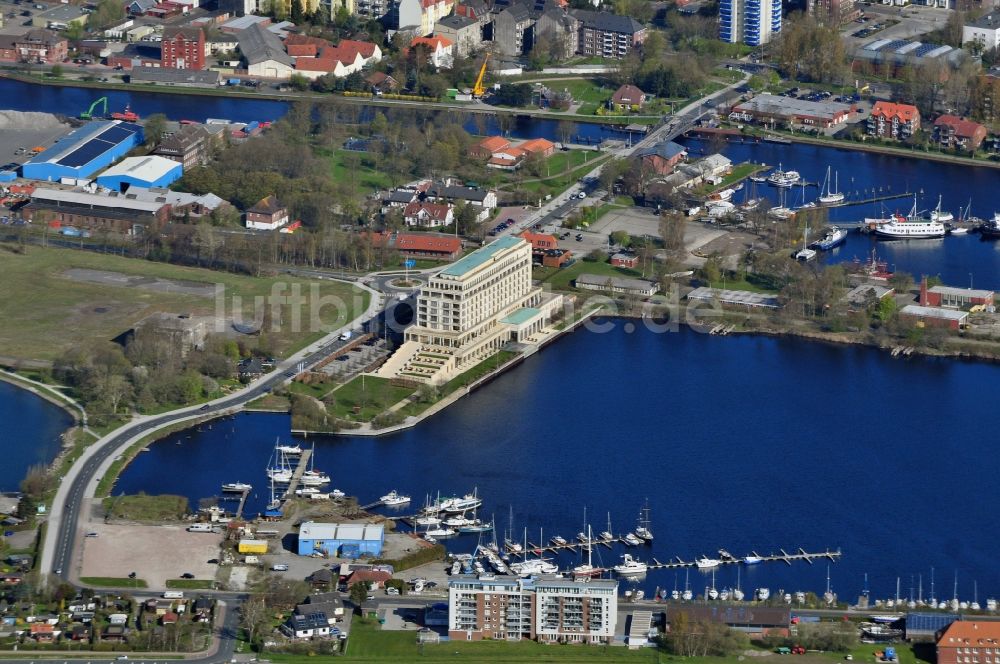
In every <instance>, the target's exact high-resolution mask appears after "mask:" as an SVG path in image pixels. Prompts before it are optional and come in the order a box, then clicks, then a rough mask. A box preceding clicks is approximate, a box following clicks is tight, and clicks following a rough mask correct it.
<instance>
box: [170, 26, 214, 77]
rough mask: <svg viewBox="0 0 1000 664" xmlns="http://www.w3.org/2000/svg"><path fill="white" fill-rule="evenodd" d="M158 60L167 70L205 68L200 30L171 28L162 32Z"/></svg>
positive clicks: (203, 43) (203, 36)
mask: <svg viewBox="0 0 1000 664" xmlns="http://www.w3.org/2000/svg"><path fill="white" fill-rule="evenodd" d="M160 47H161V53H162V55H161V56H160V59H161V60H162V62H163V66H164V67H167V68H169V69H198V70H201V69H204V68H205V33H204V32H202V31H201V28H183V27H181V28H173V27H169V28H166V29H164V31H163V42H161V44H160Z"/></svg>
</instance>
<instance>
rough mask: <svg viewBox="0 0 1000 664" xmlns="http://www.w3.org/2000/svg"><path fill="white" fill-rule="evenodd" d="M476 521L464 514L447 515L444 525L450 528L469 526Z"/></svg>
mask: <svg viewBox="0 0 1000 664" xmlns="http://www.w3.org/2000/svg"><path fill="white" fill-rule="evenodd" d="M476 521H477V520H476V519H470V518H468V517H466V516H449V517H448V518H446V519H445V520H444V525H446V526H448V527H450V528H461V527H462V526H471V525H472V524H474V523H476Z"/></svg>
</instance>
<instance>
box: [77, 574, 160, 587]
mask: <svg viewBox="0 0 1000 664" xmlns="http://www.w3.org/2000/svg"><path fill="white" fill-rule="evenodd" d="M80 583H82V584H83V585H85V586H94V587H95V588H146V587H147V586H148V584H147V583H146V582H145V581H144V580H142V579H129V578H125V577H121V578H116V577H113V576H81V577H80Z"/></svg>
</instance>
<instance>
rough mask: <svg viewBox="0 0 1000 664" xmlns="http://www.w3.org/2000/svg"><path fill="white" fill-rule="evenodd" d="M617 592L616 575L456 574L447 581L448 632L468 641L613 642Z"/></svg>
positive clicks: (453, 637)
mask: <svg viewBox="0 0 1000 664" xmlns="http://www.w3.org/2000/svg"><path fill="white" fill-rule="evenodd" d="M617 595H618V582H617V581H615V580H613V579H584V580H573V579H566V578H563V577H560V576H554V575H539V576H535V577H531V578H527V579H516V578H510V577H494V576H480V577H476V576H471V575H465V576H457V577H454V578H453V579H451V580H450V581H449V583H448V635H449V637H450V638H451V639H453V640H454V639H461V640H467V641H479V640H482V639H505V640H520V639H532V640H538V641H541V642H545V643H594V644H604V643H611V641H612V640H613V639H614V635H615V625H616V624H617V622H618V598H617Z"/></svg>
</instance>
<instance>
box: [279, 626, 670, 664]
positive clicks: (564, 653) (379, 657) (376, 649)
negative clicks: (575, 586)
mask: <svg viewBox="0 0 1000 664" xmlns="http://www.w3.org/2000/svg"><path fill="white" fill-rule="evenodd" d="M268 659H270V660H271V661H272V662H276V663H277V664H293V663H294V662H298V661H302V658H301V657H298V658H296V657H295V656H290V655H278V654H269V655H268ZM309 661H328V662H427V663H428V664H434V663H435V662H537V663H543V662H600V663H601V664H605V663H607V664H618V663H619V662H661V661H668V660H667V658H666V656H663V658H662V659H661V657H660V655H659V653H658V652H657V651H655V650H650V649H646V650H628V649H627V648H621V647H605V646H573V645H543V644H540V643H535V642H534V641H520V642H507V641H478V642H470V641H449V642H447V643H441V644H436V645H424V646H420V645H418V644H417V638H416V634H415V633H413V632H388V631H381V630H379V628H378V625H377V623H374V621H372V620H370V619H357V620H355V621H354V622H353V623H352V625H351V636H350V638H349V639H348V641H347V651H346V652H345V654H344V655H343V656H338V657H336V658H333V657H310V658H309ZM685 661H688V660H685Z"/></svg>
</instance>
